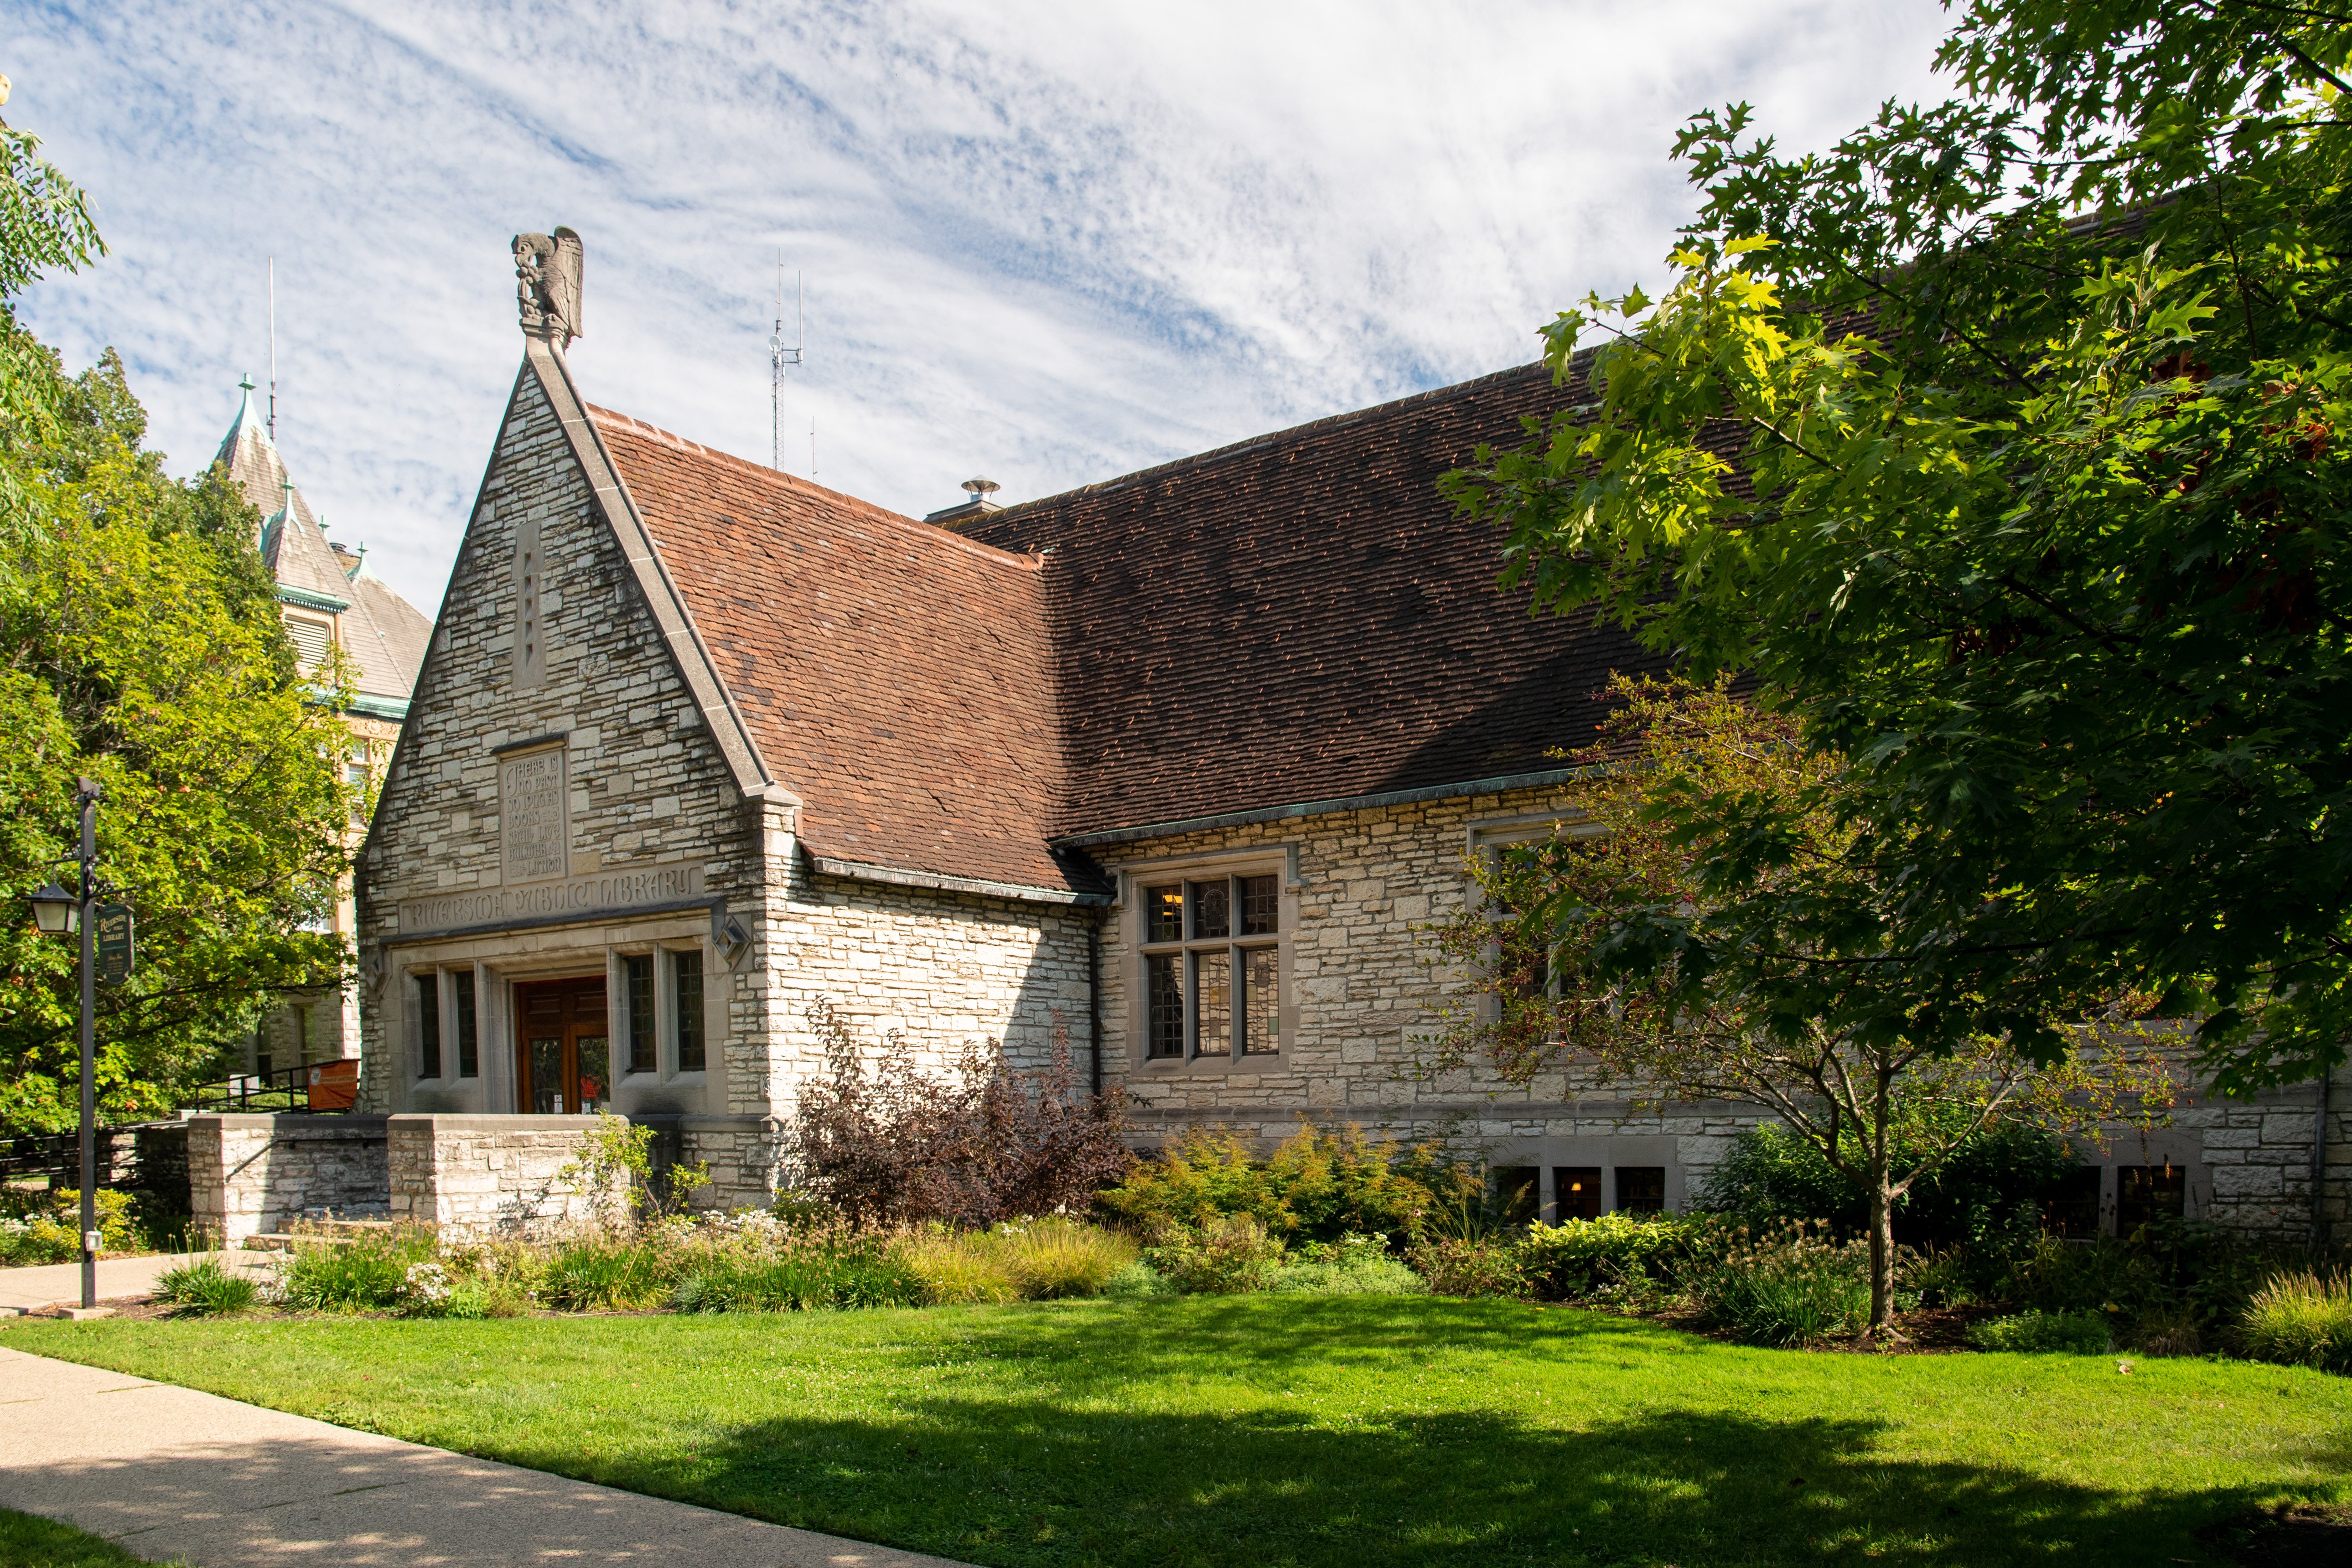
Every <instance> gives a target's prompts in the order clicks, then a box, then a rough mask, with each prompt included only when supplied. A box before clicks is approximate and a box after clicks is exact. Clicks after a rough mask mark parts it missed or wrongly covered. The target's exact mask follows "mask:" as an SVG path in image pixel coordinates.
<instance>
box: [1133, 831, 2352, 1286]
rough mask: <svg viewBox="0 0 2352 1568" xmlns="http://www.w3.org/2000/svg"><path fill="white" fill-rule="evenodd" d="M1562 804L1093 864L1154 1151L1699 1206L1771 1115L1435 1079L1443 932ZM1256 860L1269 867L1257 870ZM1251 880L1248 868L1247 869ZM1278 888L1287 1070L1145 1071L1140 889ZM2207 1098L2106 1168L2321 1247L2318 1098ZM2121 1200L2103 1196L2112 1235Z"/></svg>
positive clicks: (2343, 1148) (2225, 1218) (2346, 1103)
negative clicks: (1213, 1131) (1584, 1185)
mask: <svg viewBox="0 0 2352 1568" xmlns="http://www.w3.org/2000/svg"><path fill="white" fill-rule="evenodd" d="M1572 799H1573V796H1572V794H1571V793H1570V790H1569V789H1568V788H1567V787H1566V786H1561V787H1556V788H1550V789H1538V790H1522V791H1516V792H1510V793H1504V794H1496V795H1475V796H1464V797H1456V798H1454V799H1450V800H1440V801H1430V802H1420V803H1413V804H1408V805H1389V806H1381V807H1372V808H1367V809H1362V810H1356V811H1347V812H1336V813H1331V814H1328V815H1324V816H1311V817H1303V818H1294V819H1289V820H1286V821H1281V822H1275V823H1266V824H1257V825H1244V826H1233V827H1226V828H1220V829H1215V830H1212V831H1203V832H1198V833H1192V834H1186V835H1181V836H1175V837H1167V838H1160V839H1152V840H1148V841H1143V842H1138V843H1132V844H1125V845H1116V846H1108V847H1099V848H1097V849H1095V850H1094V851H1093V853H1094V854H1095V856H1096V857H1097V859H1098V860H1099V861H1100V862H1101V863H1102V864H1104V865H1105V866H1106V867H1107V868H1113V869H1117V870H1120V871H1123V872H1125V873H1126V876H1125V878H1124V879H1123V882H1122V889H1121V890H1122V894H1123V900H1122V903H1121V906H1120V908H1119V909H1118V911H1116V912H1115V914H1114V915H1113V916H1112V918H1110V919H1109V920H1108V921H1106V923H1105V926H1104V952H1103V963H1102V994H1101V999H1100V1009H1101V1014H1102V1019H1103V1033H1104V1052H1103V1054H1104V1059H1105V1068H1106V1076H1107V1077H1108V1078H1110V1079H1112V1080H1114V1081H1118V1082H1122V1083H1123V1084H1124V1085H1125V1087H1126V1089H1127V1090H1128V1092H1129V1098H1130V1102H1131V1104H1132V1106H1133V1115H1134V1120H1135V1122H1136V1125H1137V1127H1138V1129H1139V1133H1140V1134H1141V1141H1142V1142H1146V1143H1152V1142H1159V1141H1160V1140H1164V1139H1165V1138H1167V1137H1170V1136H1172V1135H1174V1134H1175V1133H1176V1132H1178V1131H1181V1130H1182V1129H1184V1128H1188V1127H1195V1126H1222V1127H1227V1128H1231V1129H1233V1130H1235V1131H1243V1132H1247V1133H1253V1134H1257V1135H1261V1136H1263V1137H1265V1138H1266V1139H1268V1140H1272V1139H1278V1138H1281V1137H1283V1136H1286V1135H1287V1134H1288V1133H1289V1132H1290V1131H1293V1130H1295V1129H1296V1127H1297V1125H1298V1124H1299V1122H1300V1121H1302V1120H1305V1121H1312V1122H1314V1123H1316V1124H1318V1125H1320V1126H1324V1127H1327V1128H1329V1127H1338V1126H1340V1125H1344V1124H1349V1123H1353V1124H1356V1125H1359V1126H1360V1127H1362V1128H1364V1129H1365V1130H1366V1131H1370V1132H1373V1133H1376V1134H1385V1135H1389V1136H1395V1137H1402V1138H1414V1139H1419V1138H1436V1139H1439V1140H1441V1141H1443V1142H1445V1143H1446V1144H1448V1145H1449V1146H1450V1147H1452V1148H1453V1149H1454V1151H1455V1152H1458V1153H1461V1154H1465V1155H1472V1156H1483V1157H1486V1158H1490V1159H1493V1160H1496V1161H1497V1162H1498V1163H1511V1164H1537V1165H1539V1166H1541V1167H1542V1168H1543V1169H1544V1170H1545V1171H1546V1172H1547V1175H1546V1177H1545V1182H1546V1186H1547V1195H1549V1180H1550V1178H1549V1171H1550V1170H1551V1169H1552V1168H1553V1167H1555V1166H1560V1165H1573V1166H1580V1167H1591V1166H1600V1167H1602V1168H1603V1169H1604V1170H1606V1169H1609V1168H1612V1167H1613V1166H1614V1165H1617V1164H1621V1163H1622V1164H1628V1165H1633V1164H1640V1165H1659V1164H1663V1165H1664V1166H1666V1167H1667V1169H1668V1185H1669V1198H1670V1201H1679V1200H1680V1198H1681V1197H1682V1196H1684V1195H1685V1194H1687V1193H1688V1192H1689V1191H1691V1190H1693V1189H1695V1188H1696V1186H1697V1184H1699V1183H1700V1182H1701V1181H1703V1180H1704V1179H1705V1177H1706V1174H1707V1173H1708V1172H1710V1171H1711V1170H1712V1169H1713V1168H1714V1167H1715V1166H1716V1165H1717V1163H1720V1162H1721V1160H1722V1159H1723V1157H1724V1156H1725V1154H1726V1153H1727V1152H1728V1151H1729V1149H1730V1147H1731V1144H1732V1142H1733V1141H1734V1140H1735V1139H1736V1138H1737V1137H1738V1134H1739V1133H1740V1132H1741V1131H1744V1130H1745V1129H1747V1128H1748V1127H1752V1126H1754V1125H1757V1124H1758V1123H1759V1122H1761V1121H1767V1120H1769V1117H1768V1116H1767V1115H1766V1114H1765V1113H1764V1112H1761V1111H1759V1110H1757V1109H1755V1108H1752V1107H1748V1106H1745V1105H1738V1104H1730V1103H1710V1104H1706V1105H1679V1106H1669V1107H1666V1108H1664V1109H1663V1110H1662V1109H1659V1108H1657V1107H1655V1106H1654V1105H1652V1104H1650V1103H1648V1102H1647V1101H1646V1099H1645V1097H1644V1096H1643V1095H1642V1094H1641V1093H1640V1091H1639V1090H1638V1089H1637V1088H1636V1087H1635V1086H1633V1085H1630V1084H1626V1083H1623V1082H1615V1081H1611V1080H1610V1079H1607V1078H1605V1077H1603V1076H1601V1074H1599V1073H1598V1072H1597V1071H1595V1070H1594V1069H1592V1068H1590V1067H1589V1066H1588V1067H1582V1068H1580V1067H1578V1066H1576V1065H1575V1064H1572V1063H1564V1064H1561V1065H1560V1066H1558V1067H1556V1068H1553V1069H1552V1070H1550V1071H1548V1072H1546V1073H1543V1074H1541V1075H1539V1076H1538V1078H1537V1079H1535V1080H1534V1081H1533V1082H1531V1083H1529V1084H1528V1085H1526V1086H1519V1085H1514V1084H1511V1083H1508V1082H1506V1081H1504V1080H1502V1079H1499V1078H1498V1077H1497V1076H1496V1075H1495V1074H1494V1073H1493V1072H1492V1071H1491V1070H1488V1069H1486V1068H1481V1067H1478V1066H1475V1065H1474V1066H1469V1067H1464V1068H1452V1069H1449V1070H1444V1071H1437V1070H1433V1063H1432V1059H1431V1058H1432V1054H1433V1053H1432V1050H1431V1043H1432V1041H1433V1037H1434V1036H1435V1035H1436V1034H1437V1032H1438V1030H1439V1029H1440V1028H1441V1027H1442V1026H1443V1025H1444V1022H1445V1020H1446V1018H1447V1017H1448V1016H1449V1015H1451V1014H1458V1013H1459V1012H1460V1011H1462V1010H1465V1009H1467V1008H1470V1007H1473V1006H1475V998H1473V997H1472V996H1471V995H1470V994H1469V992H1468V988H1467V986H1466V985H1465V978H1466V977H1465V976H1463V975H1460V974H1456V973H1449V972H1448V971H1447V970H1446V969H1445V968H1444V966H1442V965H1441V964H1439V963H1437V961H1436V953H1435V951H1434V948H1433V945H1432V943H1431V942H1430V938H1429V932H1428V929H1427V928H1428V927H1429V926H1430V924H1431V923H1432V922H1434V921H1442V920H1443V919H1444V918H1445V917H1446V916H1448V915H1449V914H1451V913H1453V912H1454V911H1455V910H1460V909H1462V908H1463V907H1464V905H1465V900H1468V899H1469V898H1470V897H1471V896H1472V894H1473V892H1474V887H1473V884H1472V882H1471V880H1470V879H1469V877H1468V864H1469V857H1470V855H1471V854H1472V852H1473V845H1474V843H1483V842H1486V838H1487V836H1489V835H1491V836H1492V837H1496V838H1509V837H1517V836H1520V835H1523V834H1525V833H1527V832H1528V831H1530V829H1531V825H1532V828H1533V830H1535V831H1542V830H1544V824H1545V822H1546V821H1547V819H1549V818H1554V817H1559V816H1567V815H1570V813H1571V803H1572ZM1237 858H1238V859H1239V861H1240V865H1238V866H1237V865H1236V864H1235V862H1236V859H1237ZM1252 858H1255V859H1254V860H1253V859H1252ZM1227 867H1233V868H1236V869H1240V868H1246V869H1248V870H1251V871H1261V870H1270V869H1279V870H1280V871H1281V872H1282V874H1283V875H1284V877H1285V878H1286V880H1287V879H1289V878H1291V876H1292V875H1293V873H1294V871H1295V875H1296V880H1295V881H1292V882H1289V883H1288V886H1287V887H1286V913H1285V931H1286V944H1287V957H1286V972H1287V983H1288V995H1289V998H1290V1000H1291V1003H1292V1005H1293V1008H1294V1010H1295V1017H1294V1018H1293V1019H1291V1020H1290V1021H1288V1022H1287V1024H1286V1031H1285V1040H1284V1045H1283V1049H1282V1052H1281V1054H1280V1058H1279V1060H1278V1061H1276V1062H1269V1063H1264V1064H1249V1063H1244V1064H1227V1063H1219V1064H1215V1065H1213V1066H1203V1065H1201V1064H1197V1063H1194V1064H1179V1063H1160V1062H1149V1061H1146V1060H1145V1059H1144V1058H1143V1055H1142V1048H1141V1043H1140V1041H1139V1037H1138V1036H1139V1026H1138V1023H1137V1009H1136V1006H1135V994H1136V991H1137V989H1138V987H1139V984H1140V973H1141V961H1140V958H1139V955H1138V953H1137V952H1136V942H1137V940H1138V935H1139V931H1138V915H1137V909H1138V904H1137V900H1136V898H1135V896H1134V894H1135V889H1137V888H1139V887H1140V886H1142V885H1145V884H1153V883H1160V882H1163V881H1176V880H1181V879H1184V878H1185V877H1186V876H1187V875H1188V874H1192V875H1197V874H1215V873H1217V872H1218V871H1219V870H1220V869H1221V868H1227ZM2179 1060H2180V1063H2181V1067H2182V1071H2183V1078H2184V1081H2187V1082H2189V1084H2190V1086H2191V1092H2189V1094H2188V1095H2187V1096H2186V1097H2185V1101H2184V1103H2183V1104H2182V1105H2181V1107H2180V1108H2179V1110H2177V1112H2176V1113H2175V1114H2174V1116H2173V1118H2172V1120H2171V1121H2170V1123H2169V1125H2168V1126H2166V1127H2163V1128H2160V1129H2158V1130H2156V1131H2153V1132H2150V1133H2148V1134H2146V1135H2143V1134H2140V1133H2138V1132H2135V1131H2129V1130H2126V1129H2111V1130H2109V1132H2108V1136H2107V1138H2106V1141H2105V1145H2106V1146H2105V1148H2104V1149H2101V1148H2098V1147H2096V1146H2095V1144H2094V1143H2093V1142H2090V1141H2085V1143H2084V1156H2085V1158H2086V1160H2088V1161H2089V1162H2090V1163H2096V1164H2100V1165H2105V1166H2116V1165H2133V1164H2143V1163H2148V1164H2162V1163H2167V1162H2170V1163H2176V1164H2179V1165H2182V1166H2185V1167H2186V1168H2187V1186H2188V1209H2189V1213H2190V1214H2191V1215H2198V1216H2202V1217H2208V1218H2211V1219H2214V1220H2217V1221H2219V1222H2221V1223H2224V1224H2227V1225H2229V1226H2232V1227H2233V1228H2236V1229H2240V1230H2242V1231H2245V1232H2247V1233H2249V1234H2254V1235H2262V1236H2267V1237H2275V1238H2279V1239H2293V1240H2300V1239H2302V1238H2303V1237H2306V1236H2307V1235H2308V1234H2309V1226H2310V1220H2311V1209H2310V1204H2311V1169H2312V1145H2313V1133H2314V1126H2315V1121H2314V1115H2315V1098H2316V1086H2315V1085H2312V1084H2303V1085H2292V1086H2288V1087H2286V1088H2284V1089H2276V1090H2271V1091H2266V1092H2265V1093H2263V1094H2262V1095H2260V1096H2257V1097H2255V1098H2253V1099H2252V1100H2222V1099H2221V1098H2219V1097H2218V1096H2214V1095H2211V1094H2210V1093H2206V1092H2203V1089H2202V1086H2201V1084H2198V1083H2196V1082H2195V1080H2194V1079H2192V1078H2191V1077H2190V1076H2189V1071H2188V1057H2187V1054H2186V1052H2184V1053H2183V1054H2182V1055H2181V1057H2180V1058H2179ZM2329 1125H2330V1128H2331V1145H2330V1152H2329V1156H2328V1166H2329V1169H2328V1173H2327V1185H2326V1193H2327V1205H2328V1209H2329V1212H2330V1214H2331V1215H2332V1216H2333V1218H2334V1220H2335V1222H2336V1225H2337V1226H2338V1230H2339V1233H2341V1232H2344V1231H2347V1230H2352V1069H2343V1070H2339V1072H2338V1074H2337V1078H2336V1089H2335V1094H2334V1099H2333V1101H2332V1103H2331V1115H2330V1118H2329ZM2115 1188H2116V1180H2115V1177H2114V1175H2113V1174H2112V1173H2109V1174H2108V1175H2107V1177H2106V1188H2105V1191H2106V1203H2107V1213H2108V1215H2109V1218H2110V1222H2112V1216H2113V1212H2114V1202H2115Z"/></svg>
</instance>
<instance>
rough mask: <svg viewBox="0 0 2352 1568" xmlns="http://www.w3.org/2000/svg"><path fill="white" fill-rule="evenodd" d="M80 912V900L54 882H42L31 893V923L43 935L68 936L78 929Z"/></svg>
mask: <svg viewBox="0 0 2352 1568" xmlns="http://www.w3.org/2000/svg"><path fill="white" fill-rule="evenodd" d="M80 913H81V900H79V899H77V898H75V897H74V896H73V895H72V894H71V893H68V892H67V891H66V890H65V889H63V888H60V887H58V885H57V884H56V883H55V882H48V883H44V884H43V885H42V887H41V889H40V890H39V891H38V892H36V893H35V894H34V895H33V923H34V924H35V925H37V926H38V927H39V928H40V931H41V934H42V935H43V936H70V935H71V934H73V932H74V931H78V930H79V929H80V926H81V921H79V919H78V918H77V917H78V916H79V915H80Z"/></svg>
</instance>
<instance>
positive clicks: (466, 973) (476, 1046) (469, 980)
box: [453, 969, 482, 1078]
mask: <svg viewBox="0 0 2352 1568" xmlns="http://www.w3.org/2000/svg"><path fill="white" fill-rule="evenodd" d="M456 979H457V984H456V985H455V986H454V987H453V990H454V992H455V994H456V995H457V1076H458V1077H459V1078H479V1077H481V1076H482V1045H481V1035H480V1031H479V1028H478V1026H477V1025H476V1024H475V1022H474V972H473V971H472V970H470V969H460V970H458V971H457V972H456Z"/></svg>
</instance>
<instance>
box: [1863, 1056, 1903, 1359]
mask: <svg viewBox="0 0 2352 1568" xmlns="http://www.w3.org/2000/svg"><path fill="white" fill-rule="evenodd" d="M1892 1076H1893V1075H1891V1074H1890V1073H1888V1072H1887V1071H1885V1069H1884V1068H1881V1069H1880V1071H1879V1073H1878V1082H1877V1084H1876V1085H1875V1090H1876V1092H1875V1093H1874V1095H1873V1096H1872V1098H1871V1106H1870V1110H1871V1123H1872V1125H1871V1129H1870V1327H1868V1328H1867V1329H1864V1331H1863V1334H1862V1337H1863V1338H1864V1339H1866V1340H1873V1341H1876V1342H1880V1343H1885V1344H1893V1343H1895V1342H1899V1341H1900V1340H1901V1339H1902V1338H1903V1336H1902V1335H1901V1334H1898V1333H1896V1332H1895V1193H1894V1188H1893V1184H1892V1183H1890V1182H1889V1181H1888V1180H1887V1167H1888V1166H1889V1165H1890V1164H1891V1163H1893V1162H1892V1151H1891V1150H1890V1148H1889V1147H1888V1141H1889V1138H1890V1136H1891V1134H1892V1132H1893V1126H1892V1123H1893V1120H1894V1119H1893V1117H1892V1115H1891V1114H1890V1110H1891V1107H1890V1105H1889V1103H1888V1100H1889V1098H1890V1097H1889V1093H1888V1087H1889V1083H1890V1080H1891V1079H1892Z"/></svg>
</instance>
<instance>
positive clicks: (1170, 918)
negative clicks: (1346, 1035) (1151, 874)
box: [1140, 870, 1284, 1062]
mask: <svg viewBox="0 0 2352 1568" xmlns="http://www.w3.org/2000/svg"><path fill="white" fill-rule="evenodd" d="M1141 897H1142V910H1141V915H1142V938H1143V954H1142V957H1143V973H1142V998H1141V999H1142V1006H1141V1008H1140V1012H1141V1015H1142V1017H1141V1023H1142V1033H1143V1044H1144V1056H1145V1057H1146V1058H1147V1059H1150V1060H1153V1061H1188V1060H1189V1061H1210V1062H1215V1061H1229V1062H1230V1061H1240V1060H1244V1059H1245V1058H1265V1057H1272V1056H1275V1055H1276V1054H1278V1053H1279V1052H1280V1051H1281V1049H1282V1027H1283V1023H1282V1020H1283V995H1282V983H1283V969H1284V965H1283V954H1282V943H1283V934H1282V877H1281V874H1280V873H1279V872H1273V871H1267V872H1257V871H1255V870H1251V871H1244V872H1243V873H1241V874H1239V875H1225V876H1217V877H1201V878H1193V879H1188V880H1184V881H1170V882H1164V883H1156V884H1154V885H1152V886H1150V887H1147V888H1144V889H1142V893H1141Z"/></svg>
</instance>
